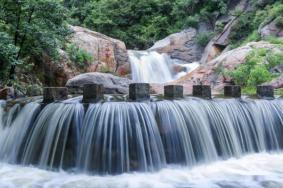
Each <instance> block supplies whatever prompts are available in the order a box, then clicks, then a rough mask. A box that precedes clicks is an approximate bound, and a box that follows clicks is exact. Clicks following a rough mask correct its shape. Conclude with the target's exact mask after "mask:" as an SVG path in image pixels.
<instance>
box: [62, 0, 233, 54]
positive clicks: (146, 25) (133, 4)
mask: <svg viewBox="0 0 283 188" xmlns="http://www.w3.org/2000/svg"><path fill="white" fill-rule="evenodd" d="M82 2H83V1H82ZM84 2H85V3H81V2H80V1H76V0H65V1H64V4H65V5H66V6H68V7H72V9H73V10H74V11H73V13H72V18H73V20H74V22H76V20H80V24H81V25H84V26H86V27H88V28H91V29H93V30H95V31H98V32H101V33H104V34H106V35H109V36H112V37H115V38H119V39H121V40H123V41H125V42H126V44H127V46H128V47H129V48H138V49H145V48H148V47H150V46H151V45H152V44H153V43H154V42H155V41H157V40H159V39H162V38H164V37H166V36H167V35H169V34H171V33H173V32H177V31H180V30H182V29H185V28H187V27H197V26H198V23H199V22H206V23H207V24H208V25H214V22H215V20H216V19H217V18H218V17H219V16H221V15H222V14H224V13H226V11H227V5H228V3H229V0H213V1H211V0H175V1H171V0H131V1H129V0H85V1H84Z"/></svg>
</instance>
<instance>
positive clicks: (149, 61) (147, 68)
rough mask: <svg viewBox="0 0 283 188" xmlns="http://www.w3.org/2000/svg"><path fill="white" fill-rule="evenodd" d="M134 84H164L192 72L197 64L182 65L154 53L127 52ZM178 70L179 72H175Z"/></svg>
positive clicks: (179, 62)
mask: <svg viewBox="0 0 283 188" xmlns="http://www.w3.org/2000/svg"><path fill="white" fill-rule="evenodd" d="M128 55H129V59H130V63H131V69H132V79H133V81H135V82H146V83H166V82H170V81H173V80H176V79H178V78H180V77H182V76H184V75H186V74H187V73H188V72H191V71H193V70H194V69H196V68H197V67H198V66H199V65H198V63H188V64H183V62H181V61H178V60H174V59H171V58H170V57H169V56H168V55H167V54H159V53H158V52H155V51H131V50H130V51H128ZM176 69H179V70H176Z"/></svg>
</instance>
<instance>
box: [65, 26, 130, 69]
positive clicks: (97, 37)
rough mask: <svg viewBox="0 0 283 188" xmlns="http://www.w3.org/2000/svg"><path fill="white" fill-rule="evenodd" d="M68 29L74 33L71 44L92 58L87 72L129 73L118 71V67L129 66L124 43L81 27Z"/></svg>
mask: <svg viewBox="0 0 283 188" xmlns="http://www.w3.org/2000/svg"><path fill="white" fill-rule="evenodd" d="M70 27H71V29H72V30H73V31H74V34H73V37H72V39H71V41H72V43H73V44H75V45H76V46H78V47H79V48H81V49H84V50H85V51H87V52H88V53H89V54H90V55H91V56H92V58H93V62H91V63H90V64H89V65H88V66H87V67H86V71H87V72H110V73H116V72H119V73H120V74H128V73H129V72H130V70H129V69H128V70H126V71H118V70H119V68H120V67H122V66H124V67H125V65H126V64H129V61H128V54H127V49H126V45H125V43H124V42H122V41H120V40H117V39H114V38H111V37H108V36H106V35H103V34H101V33H98V32H95V31H91V30H89V29H86V28H83V27H78V26H70Z"/></svg>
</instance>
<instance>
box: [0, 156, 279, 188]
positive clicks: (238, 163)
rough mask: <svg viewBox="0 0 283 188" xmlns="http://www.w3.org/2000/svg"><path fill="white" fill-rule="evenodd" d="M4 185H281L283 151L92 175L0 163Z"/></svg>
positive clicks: (105, 187)
mask: <svg viewBox="0 0 283 188" xmlns="http://www.w3.org/2000/svg"><path fill="white" fill-rule="evenodd" d="M0 187H1V188H35V187H36V188H41V187H44V188H126V187H130V188H189V187H190V188H244V187H245V188H280V187H283V154H266V153H262V154H253V155H248V156H246V157H243V158H241V159H230V160H227V161H219V162H216V163H212V164H209V165H207V164H203V165H201V166H198V167H195V168H192V169H189V168H182V167H178V166H177V167H176V166H175V167H168V168H166V169H163V170H161V171H159V172H156V173H132V174H122V175H117V176H96V175H94V176H89V175H85V174H78V175H76V174H68V173H66V172H63V171H62V172H50V171H45V170H40V169H37V168H33V167H22V166H14V165H8V164H0Z"/></svg>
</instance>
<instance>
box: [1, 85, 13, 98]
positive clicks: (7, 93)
mask: <svg viewBox="0 0 283 188" xmlns="http://www.w3.org/2000/svg"><path fill="white" fill-rule="evenodd" d="M14 98H16V92H15V89H14V88H13V87H5V88H2V89H0V100H7V99H14Z"/></svg>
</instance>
